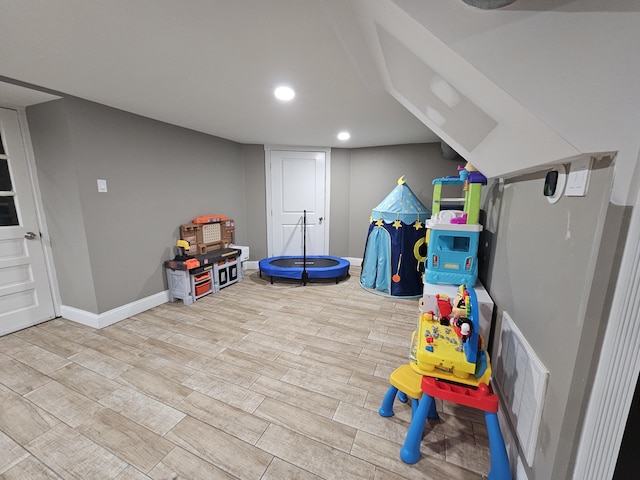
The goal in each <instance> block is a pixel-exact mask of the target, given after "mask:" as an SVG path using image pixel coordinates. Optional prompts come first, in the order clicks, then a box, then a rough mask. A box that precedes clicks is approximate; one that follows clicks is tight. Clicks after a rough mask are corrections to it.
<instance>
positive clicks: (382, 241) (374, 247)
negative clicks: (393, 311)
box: [360, 176, 431, 297]
mask: <svg viewBox="0 0 640 480" xmlns="http://www.w3.org/2000/svg"><path fill="white" fill-rule="evenodd" d="M430 217H431V212H430V211H429V209H427V208H426V207H425V206H424V205H423V204H422V202H421V201H420V200H419V199H418V197H416V195H415V194H414V193H413V191H412V190H411V189H410V188H409V186H408V185H407V184H406V183H405V180H404V176H403V177H400V179H399V180H398V185H397V186H396V187H395V188H394V189H393V190H392V191H391V192H390V193H389V195H387V197H386V198H385V199H384V200H383V201H382V202H380V204H379V205H378V206H377V207H375V208H374V209H373V210H372V213H371V218H370V225H369V232H368V234H367V241H366V244H365V252H364V257H363V261H362V272H361V274H360V284H361V285H362V286H363V287H364V288H366V289H370V290H376V291H377V292H382V293H384V294H387V295H390V296H401V297H407V296H408V297H413V296H420V295H421V294H422V275H423V274H424V261H425V259H426V245H425V236H426V227H425V221H426V220H428V219H429V218H430Z"/></svg>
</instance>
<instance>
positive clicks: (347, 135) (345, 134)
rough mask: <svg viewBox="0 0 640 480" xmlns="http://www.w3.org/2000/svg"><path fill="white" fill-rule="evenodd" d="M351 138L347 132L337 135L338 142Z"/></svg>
mask: <svg viewBox="0 0 640 480" xmlns="http://www.w3.org/2000/svg"><path fill="white" fill-rule="evenodd" d="M350 138H351V134H350V133H349V132H340V133H339V134H338V140H349V139H350Z"/></svg>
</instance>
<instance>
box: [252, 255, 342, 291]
mask: <svg viewBox="0 0 640 480" xmlns="http://www.w3.org/2000/svg"><path fill="white" fill-rule="evenodd" d="M349 265H350V263H349V260H345V259H344V258H338V257H329V256H326V255H311V256H308V257H306V261H305V257H288V256H286V257H269V258H263V259H262V260H260V261H259V262H258V267H259V268H260V276H261V277H262V273H263V272H264V273H265V274H266V275H269V276H270V277H271V283H273V279H274V277H276V278H291V279H295V280H301V281H302V283H303V284H306V283H307V279H311V278H325V279H326V278H335V279H336V283H338V282H339V281H340V279H342V278H346V276H347V275H348V274H349ZM305 273H306V276H305Z"/></svg>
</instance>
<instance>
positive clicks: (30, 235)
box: [24, 232, 36, 240]
mask: <svg viewBox="0 0 640 480" xmlns="http://www.w3.org/2000/svg"><path fill="white" fill-rule="evenodd" d="M24 238H26V239H27V240H34V239H35V238H36V234H35V233H33V232H27V233H25V234H24Z"/></svg>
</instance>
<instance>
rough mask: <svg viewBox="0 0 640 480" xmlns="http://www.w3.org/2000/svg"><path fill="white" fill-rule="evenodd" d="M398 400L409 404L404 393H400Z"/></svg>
mask: <svg viewBox="0 0 640 480" xmlns="http://www.w3.org/2000/svg"><path fill="white" fill-rule="evenodd" d="M398 400H400V401H401V402H402V403H407V394H406V393H404V392H398Z"/></svg>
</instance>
